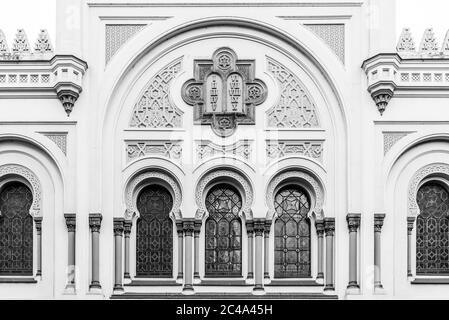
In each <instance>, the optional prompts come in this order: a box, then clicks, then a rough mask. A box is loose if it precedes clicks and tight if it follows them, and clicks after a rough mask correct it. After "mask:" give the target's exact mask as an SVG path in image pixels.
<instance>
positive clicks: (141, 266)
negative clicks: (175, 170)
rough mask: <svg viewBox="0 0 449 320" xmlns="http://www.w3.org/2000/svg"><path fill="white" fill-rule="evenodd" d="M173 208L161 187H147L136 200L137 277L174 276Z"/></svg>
mask: <svg viewBox="0 0 449 320" xmlns="http://www.w3.org/2000/svg"><path fill="white" fill-rule="evenodd" d="M172 208H173V198H172V196H171V194H170V193H169V192H168V191H167V190H166V189H165V188H163V187H161V186H156V185H154V186H149V187H146V188H145V189H143V190H142V192H141V193H140V195H139V196H138V198H137V209H138V210H139V213H140V217H139V219H138V221H137V255H136V261H137V268H136V275H137V277H145V278H153V277H154V278H165V277H168V278H171V277H172V276H173V222H172V220H171V218H170V212H171V210H172Z"/></svg>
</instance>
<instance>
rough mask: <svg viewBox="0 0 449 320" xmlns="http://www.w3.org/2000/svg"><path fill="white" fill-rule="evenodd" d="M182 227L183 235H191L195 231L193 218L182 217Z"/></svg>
mask: <svg viewBox="0 0 449 320" xmlns="http://www.w3.org/2000/svg"><path fill="white" fill-rule="evenodd" d="M182 228H183V230H184V234H185V236H187V237H191V236H193V233H194V232H195V219H184V220H183V222H182Z"/></svg>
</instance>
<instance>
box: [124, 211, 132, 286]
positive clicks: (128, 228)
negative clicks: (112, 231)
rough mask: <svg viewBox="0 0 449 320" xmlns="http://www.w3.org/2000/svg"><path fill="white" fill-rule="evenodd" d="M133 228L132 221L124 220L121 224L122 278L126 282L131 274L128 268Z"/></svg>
mask: <svg viewBox="0 0 449 320" xmlns="http://www.w3.org/2000/svg"><path fill="white" fill-rule="evenodd" d="M132 228H133V222H132V221H128V220H127V221H125V222H124V224H123V233H124V234H125V273H124V278H125V280H127V281H128V282H129V281H130V280H131V274H130V269H129V259H130V255H131V249H130V245H131V230H132Z"/></svg>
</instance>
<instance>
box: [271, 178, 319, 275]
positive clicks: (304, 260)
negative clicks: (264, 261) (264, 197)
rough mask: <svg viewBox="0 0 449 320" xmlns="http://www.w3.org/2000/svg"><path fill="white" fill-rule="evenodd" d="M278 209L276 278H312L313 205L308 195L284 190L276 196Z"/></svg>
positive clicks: (290, 189)
mask: <svg viewBox="0 0 449 320" xmlns="http://www.w3.org/2000/svg"><path fill="white" fill-rule="evenodd" d="M275 210H276V213H277V217H278V218H277V220H276V222H275V226H274V234H275V241H274V243H275V253H274V274H275V277H276V278H308V277H310V276H311V266H310V220H309V218H308V213H309V211H310V203H309V199H308V197H307V195H306V193H305V192H303V191H302V190H301V189H299V188H297V187H287V188H284V189H282V190H281V191H280V192H279V193H278V194H277V195H276V197H275Z"/></svg>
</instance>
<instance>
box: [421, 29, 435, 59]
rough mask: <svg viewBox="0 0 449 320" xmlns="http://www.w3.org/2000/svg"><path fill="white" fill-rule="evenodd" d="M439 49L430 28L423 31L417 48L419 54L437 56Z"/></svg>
mask: <svg viewBox="0 0 449 320" xmlns="http://www.w3.org/2000/svg"><path fill="white" fill-rule="evenodd" d="M439 51H440V48H439V46H438V42H437V39H436V38H435V34H434V32H433V29H432V28H427V29H426V30H425V31H424V36H423V38H422V41H421V45H420V46H419V52H420V53H424V54H438V53H439Z"/></svg>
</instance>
